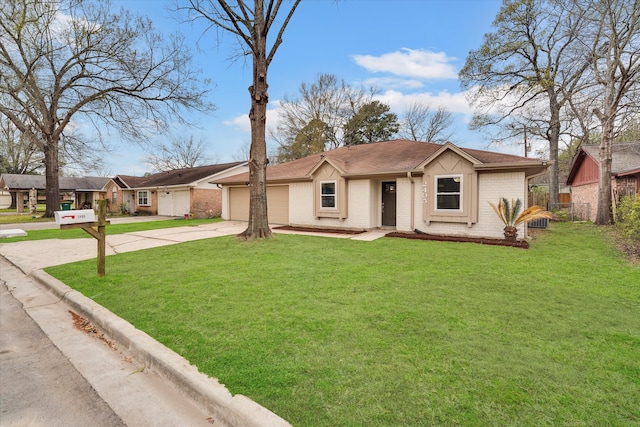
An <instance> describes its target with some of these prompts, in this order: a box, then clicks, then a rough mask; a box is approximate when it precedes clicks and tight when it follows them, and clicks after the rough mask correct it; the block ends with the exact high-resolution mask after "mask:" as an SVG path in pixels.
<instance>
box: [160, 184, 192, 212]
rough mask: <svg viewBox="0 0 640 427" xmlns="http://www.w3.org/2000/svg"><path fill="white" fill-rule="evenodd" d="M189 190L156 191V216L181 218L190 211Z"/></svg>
mask: <svg viewBox="0 0 640 427" xmlns="http://www.w3.org/2000/svg"><path fill="white" fill-rule="evenodd" d="M189 199H190V198H189V190H183V191H158V215H165V216H183V215H184V214H188V213H189V211H190V210H191V208H190V205H189Z"/></svg>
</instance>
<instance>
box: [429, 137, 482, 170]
mask: <svg viewBox="0 0 640 427" xmlns="http://www.w3.org/2000/svg"><path fill="white" fill-rule="evenodd" d="M448 150H450V151H453V152H454V153H456V154H457V155H458V156H460V157H462V158H463V159H466V160H467V161H469V162H470V163H471V164H474V165H477V164H481V163H482V162H481V161H480V160H478V159H476V158H475V157H473V156H472V155H470V154H469V153H467V152H466V151H464V150H462V149H461V148H458V147H457V146H455V145H453V144H452V143H451V142H446V143H444V144H443V145H442V146H441V147H440V149H439V150H438V151H436V152H435V153H433V154H432V155H430V156H429V157H428V158H427V159H425V161H424V162H422V163H420V165H418V168H420V169H422V168H424V167H425V166H426V165H428V164H429V163H431V162H432V161H433V160H435V159H437V158H438V157H439V156H440V155H441V154H442V153H444V152H445V151H448Z"/></svg>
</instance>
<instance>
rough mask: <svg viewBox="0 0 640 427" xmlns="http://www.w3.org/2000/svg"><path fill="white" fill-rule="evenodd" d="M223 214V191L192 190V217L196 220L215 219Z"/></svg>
mask: <svg viewBox="0 0 640 427" xmlns="http://www.w3.org/2000/svg"><path fill="white" fill-rule="evenodd" d="M221 214H222V190H218V189H203V188H192V189H191V215H193V217H194V218H214V217H219V216H221Z"/></svg>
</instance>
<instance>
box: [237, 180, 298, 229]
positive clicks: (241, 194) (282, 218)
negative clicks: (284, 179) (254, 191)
mask: <svg viewBox="0 0 640 427" xmlns="http://www.w3.org/2000/svg"><path fill="white" fill-rule="evenodd" d="M267 212H268V215H269V222H270V223H271V224H289V186H287V185H279V186H274V187H267ZM229 219H231V220H236V221H247V220H248V219H249V188H247V187H232V188H230V189H229Z"/></svg>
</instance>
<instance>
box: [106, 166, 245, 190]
mask: <svg viewBox="0 0 640 427" xmlns="http://www.w3.org/2000/svg"><path fill="white" fill-rule="evenodd" d="M245 163H246V162H231V163H220V164H217V165H207V166H196V167H193V168H184V169H175V170H170V171H165V172H158V173H154V174H151V175H148V176H130V175H118V176H117V177H116V178H118V179H119V180H120V181H122V182H124V183H125V184H126V185H127V186H128V187H129V188H142V187H164V186H171V185H188V184H193V183H195V182H198V181H200V180H202V179H204V178H207V177H210V176H213V175H215V174H217V173H220V172H223V171H225V170H227V169H231V168H234V167H236V166H240V165H243V164H245Z"/></svg>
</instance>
